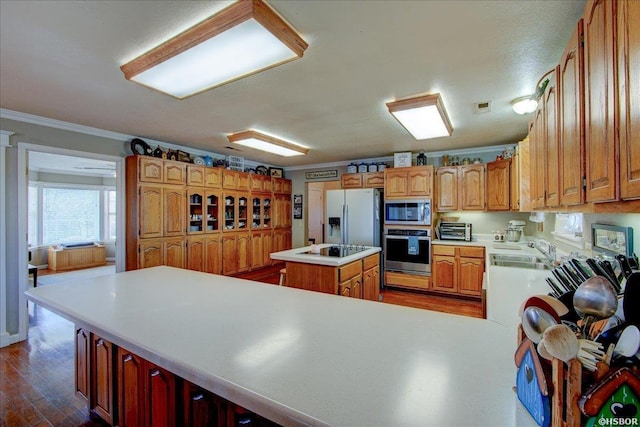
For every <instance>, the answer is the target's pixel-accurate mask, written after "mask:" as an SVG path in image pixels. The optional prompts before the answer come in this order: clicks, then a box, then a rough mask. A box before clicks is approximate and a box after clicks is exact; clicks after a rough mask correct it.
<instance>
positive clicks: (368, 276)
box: [362, 254, 380, 301]
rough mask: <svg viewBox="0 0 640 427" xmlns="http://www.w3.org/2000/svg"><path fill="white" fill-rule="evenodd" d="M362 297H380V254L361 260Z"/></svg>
mask: <svg viewBox="0 0 640 427" xmlns="http://www.w3.org/2000/svg"><path fill="white" fill-rule="evenodd" d="M362 299H366V300H369V301H378V300H379V299H380V254H375V255H369V256H368V257H366V258H365V259H363V260H362Z"/></svg>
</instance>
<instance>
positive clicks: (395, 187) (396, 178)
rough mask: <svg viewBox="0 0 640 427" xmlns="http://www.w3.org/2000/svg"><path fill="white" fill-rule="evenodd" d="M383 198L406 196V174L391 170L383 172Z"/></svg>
mask: <svg viewBox="0 0 640 427" xmlns="http://www.w3.org/2000/svg"><path fill="white" fill-rule="evenodd" d="M384 195H385V197H404V196H406V195H407V172H405V171H397V170H391V169H385V170H384Z"/></svg>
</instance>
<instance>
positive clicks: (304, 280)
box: [286, 254, 380, 301]
mask: <svg viewBox="0 0 640 427" xmlns="http://www.w3.org/2000/svg"><path fill="white" fill-rule="evenodd" d="M286 269H287V286H288V287H292V288H298V289H305V290H309V291H316V292H323V293H328V294H334V295H342V296H347V297H352V298H360V299H362V298H366V299H369V300H372V301H378V295H379V292H380V291H379V288H380V281H379V276H380V254H374V255H369V256H367V257H365V258H363V259H360V260H357V261H353V262H350V263H348V264H344V265H341V266H338V267H334V266H329V265H318V264H306V263H302V262H291V261H287V263H286ZM365 279H366V283H365V282H364V280H365Z"/></svg>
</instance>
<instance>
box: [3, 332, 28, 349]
mask: <svg viewBox="0 0 640 427" xmlns="http://www.w3.org/2000/svg"><path fill="white" fill-rule="evenodd" d="M20 341H23V339H20V335H19V334H13V335H9V333H8V332H3V333H1V334H0V348H2V347H7V346H10V345H11V344H15V343H17V342H20Z"/></svg>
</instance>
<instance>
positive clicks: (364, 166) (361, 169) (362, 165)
mask: <svg viewBox="0 0 640 427" xmlns="http://www.w3.org/2000/svg"><path fill="white" fill-rule="evenodd" d="M366 171H367V164H366V163H360V164H359V165H358V172H366Z"/></svg>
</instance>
